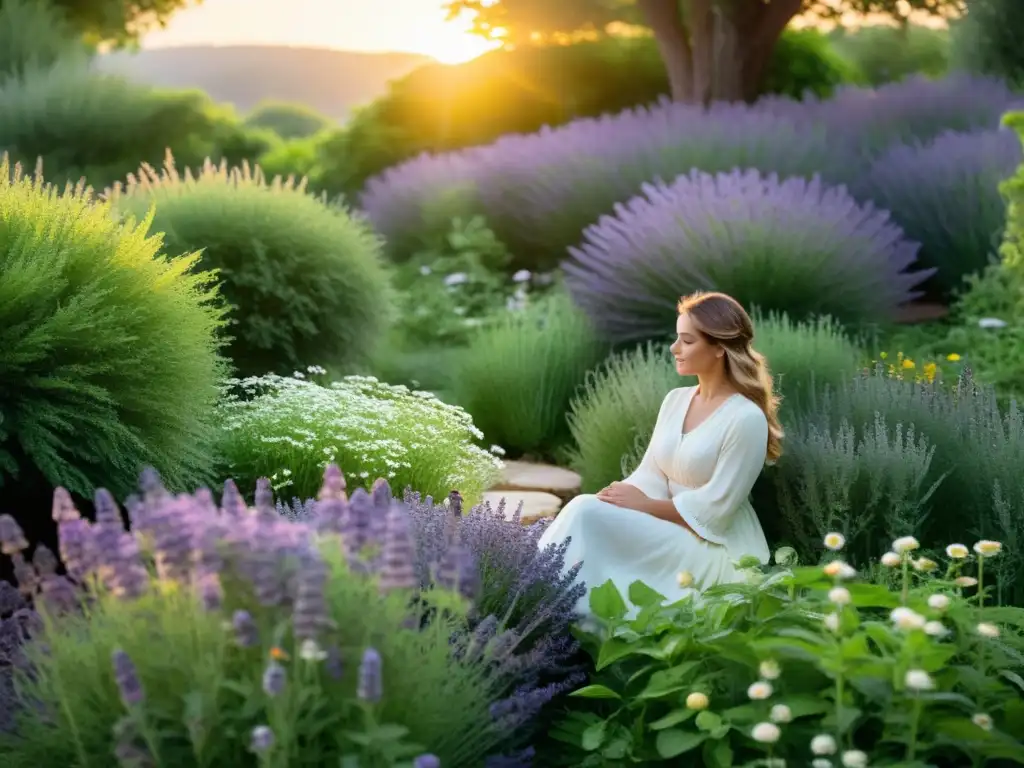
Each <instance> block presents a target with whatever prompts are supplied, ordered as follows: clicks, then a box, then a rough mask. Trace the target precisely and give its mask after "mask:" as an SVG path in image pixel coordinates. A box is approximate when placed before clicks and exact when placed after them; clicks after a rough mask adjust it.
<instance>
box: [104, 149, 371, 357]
mask: <svg viewBox="0 0 1024 768" xmlns="http://www.w3.org/2000/svg"><path fill="white" fill-rule="evenodd" d="M139 173H140V175H139V176H138V177H137V178H135V177H130V178H129V180H128V183H127V184H126V185H125V186H124V187H123V188H122V187H120V186H117V187H114V188H113V189H110V190H108V192H107V195H108V197H109V198H110V199H112V200H113V201H114V205H115V207H116V209H117V210H119V211H120V212H122V213H125V214H136V215H139V216H141V215H143V214H145V213H146V211H147V210H149V209H150V207H151V206H153V205H155V206H156V214H155V218H154V219H153V227H154V229H156V230H158V231H162V232H164V233H165V234H164V239H165V241H166V242H167V244H168V246H169V247H170V248H171V249H172V250H173V249H179V250H189V249H195V250H199V249H202V252H203V257H202V263H203V265H204V266H206V267H209V268H213V269H217V270H218V271H219V274H220V276H221V277H222V278H223V280H224V282H223V287H222V290H223V293H224V297H225V299H226V300H227V302H228V303H229V304H230V305H231V320H232V323H233V325H232V328H231V335H232V336H233V339H232V341H231V344H230V345H229V346H228V353H229V355H230V357H231V359H232V360H233V361H234V363H235V366H236V368H237V369H238V372H239V374H240V375H243V376H250V375H257V376H258V375H261V374H264V373H268V372H271V373H285V374H286V373H291V372H292V371H294V370H295V369H297V368H298V369H300V370H301V369H303V368H305V367H306V366H307V365H310V364H311V363H314V362H319V361H323V362H324V363H325V364H326V365H328V366H331V367H332V370H333V369H346V368H348V369H350V370H348V371H345V372H351V369H352V368H354V366H356V364H358V363H361V362H362V361H363V360H364V359H365V358H366V357H367V356H368V355H369V353H370V352H371V350H373V348H374V346H375V345H376V343H377V342H378V341H379V338H380V334H381V333H382V332H383V330H384V328H385V327H386V325H387V322H388V320H389V318H390V314H391V313H390V303H391V296H390V289H389V285H388V276H387V273H386V271H385V270H384V266H383V264H382V262H381V259H380V243H379V241H378V239H377V236H376V235H374V234H373V233H372V232H371V231H370V229H369V227H368V226H367V225H366V223H365V222H363V221H362V220H360V219H358V218H356V217H353V216H351V215H349V213H348V212H347V211H345V210H343V209H339V208H330V207H328V206H326V205H324V204H323V203H321V202H320V201H318V200H317V199H315V198H314V197H313V196H312V195H309V194H307V192H306V190H305V188H304V186H303V184H302V183H298V184H295V183H292V182H290V181H287V182H285V181H281V180H280V179H276V180H274V181H272V182H270V183H267V181H266V180H265V179H264V177H263V174H262V172H261V171H260V170H259V168H256V169H255V170H252V171H250V169H249V168H248V166H242V167H241V168H231V169H229V168H228V167H227V166H226V165H223V164H222V165H220V166H214V165H212V164H210V163H209V162H207V164H206V165H204V166H203V169H202V170H201V171H200V172H199V173H198V174H195V175H193V174H192V173H191V172H189V171H186V172H185V173H184V174H179V173H178V171H177V170H176V169H175V167H174V163H173V160H171V159H170V158H168V160H167V162H166V164H165V166H164V168H163V170H162V171H161V172H160V173H159V174H158V173H157V172H156V171H154V170H153V169H152V168H148V167H143V168H142V170H141V171H140V172H139Z"/></svg>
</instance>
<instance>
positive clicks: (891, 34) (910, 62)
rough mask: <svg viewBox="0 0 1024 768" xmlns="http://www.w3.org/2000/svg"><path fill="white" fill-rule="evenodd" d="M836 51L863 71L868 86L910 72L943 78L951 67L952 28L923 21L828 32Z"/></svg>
mask: <svg viewBox="0 0 1024 768" xmlns="http://www.w3.org/2000/svg"><path fill="white" fill-rule="evenodd" d="M829 38H830V40H831V41H832V45H833V46H834V47H835V50H836V52H837V53H838V54H839V55H840V56H842V57H843V58H845V59H846V60H847V61H849V62H850V63H851V64H852V65H853V66H854V67H856V69H857V70H858V71H859V72H860V73H862V75H863V77H864V79H865V81H866V83H867V84H868V85H876V86H877V85H884V84H885V83H892V82H896V81H897V80H902V79H904V78H906V77H909V76H911V75H926V76H928V77H941V76H942V75H944V74H946V72H947V71H948V69H949V55H950V54H949V47H950V42H949V31H948V30H946V29H933V28H931V27H925V26H922V25H920V24H906V25H901V26H892V25H889V24H874V25H872V26H868V27H860V28H859V29H856V30H848V29H845V28H843V27H841V26H840V27H837V28H836V30H835V31H834V32H833V33H831V34H830V35H829Z"/></svg>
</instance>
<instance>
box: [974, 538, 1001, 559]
mask: <svg viewBox="0 0 1024 768" xmlns="http://www.w3.org/2000/svg"><path fill="white" fill-rule="evenodd" d="M974 551H975V552H977V553H978V554H979V555H981V556H982V557H995V556H996V555H998V554H999V553H1000V552H1002V551H1003V545H1002V544H1001V543H1000V542H998V541H989V540H988V539H982V540H981V541H979V542H976V543H975V545H974Z"/></svg>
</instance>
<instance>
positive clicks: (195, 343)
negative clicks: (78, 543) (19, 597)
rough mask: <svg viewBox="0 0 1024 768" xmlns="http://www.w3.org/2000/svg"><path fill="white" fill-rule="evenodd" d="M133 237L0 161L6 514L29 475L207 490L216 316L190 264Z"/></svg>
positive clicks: (77, 484) (0, 382)
mask: <svg viewBox="0 0 1024 768" xmlns="http://www.w3.org/2000/svg"><path fill="white" fill-rule="evenodd" d="M0 144H2V140H0ZM145 230H146V225H145V224H143V225H142V226H135V225H124V226H122V225H119V224H118V223H117V222H115V221H114V219H113V218H112V217H111V215H110V210H109V207H108V206H107V205H104V204H99V203H96V202H95V201H94V200H92V198H91V197H90V196H89V195H87V194H85V193H83V192H82V191H81V190H67V191H65V193H64V194H62V195H59V194H58V192H57V190H56V189H55V188H53V187H51V186H48V185H44V184H43V183H42V182H41V181H39V180H32V179H29V178H26V177H24V176H22V175H21V172H20V169H18V168H17V167H15V168H13V169H12V167H11V166H10V164H9V163H8V160H7V158H6V156H0V232H2V236H0V486H3V487H4V496H5V497H6V500H9V501H11V503H12V506H14V507H16V506H18V504H17V502H15V501H14V499H13V498H12V497H16V494H15V489H16V488H17V487H18V483H26V484H29V483H30V482H32V481H33V480H34V476H35V475H36V474H39V475H41V476H42V478H43V479H44V480H45V481H46V483H47V484H48V487H52V486H53V485H56V484H62V485H65V486H66V487H68V488H69V489H70V490H72V491H73V492H75V493H84V494H91V493H92V489H93V488H94V487H95V486H96V485H98V484H100V483H101V482H107V483H109V484H110V485H111V487H113V488H114V489H115V491H117V492H118V493H127V492H128V491H129V489H131V488H132V486H133V485H134V482H135V476H136V473H137V472H138V468H139V467H140V466H143V465H145V463H147V462H153V461H160V462H162V463H163V464H164V465H165V466H166V467H167V474H168V480H169V481H170V482H172V483H173V484H175V485H179V484H183V483H193V482H197V481H200V480H203V479H206V478H207V474H206V473H207V468H208V467H209V466H210V464H211V463H212V445H211V437H212V434H213V429H214V427H213V423H212V420H211V417H212V414H213V408H214V405H215V403H216V400H217V385H218V383H219V381H220V379H221V377H222V376H223V372H224V365H223V361H222V359H221V357H220V355H219V350H218V346H219V345H218V344H217V342H216V340H215V337H216V334H217V332H218V331H219V330H220V329H221V327H222V325H223V313H222V311H221V310H219V309H218V308H217V307H216V306H215V303H216V301H217V297H218V295H217V291H216V289H215V288H214V287H212V282H213V275H211V274H210V273H209V272H201V271H198V270H197V269H196V266H197V263H198V262H199V257H198V255H196V254H184V255H179V254H182V252H181V251H173V250H172V251H171V252H170V254H167V253H165V252H163V250H162V248H161V241H160V239H159V238H156V237H148V236H147V235H146V232H145ZM170 329H173V332H170ZM129 342H130V343H129ZM84 435H89V437H88V439H85V438H84V437H83V436H84ZM19 519H22V521H23V524H27V521H26V520H25V519H23V518H19ZM33 528H34V524H33ZM35 533H36V531H35V530H33V534H35Z"/></svg>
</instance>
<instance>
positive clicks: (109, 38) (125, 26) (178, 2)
mask: <svg viewBox="0 0 1024 768" xmlns="http://www.w3.org/2000/svg"><path fill="white" fill-rule="evenodd" d="M200 2H202V0H50V3H51V4H52V5H53V6H55V7H56V8H58V9H60V10H62V11H63V12H64V13H65V14H66V15H67V18H68V21H70V22H71V23H72V24H73V25H74V27H75V28H76V29H78V30H79V31H80V32H81V33H82V35H83V37H85V39H86V40H87V41H89V42H91V43H102V42H109V43H115V44H118V45H121V44H125V43H130V42H133V41H135V40H137V39H138V38H139V36H140V35H141V34H142V33H144V32H146V31H147V30H149V29H152V28H154V27H159V26H163V25H164V24H166V23H167V19H169V18H170V17H171V15H172V14H173V13H174V12H175V11H177V10H179V9H181V8H183V7H185V6H187V5H197V4H198V3H200ZM3 4H4V0H0V6H2V5H3Z"/></svg>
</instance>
